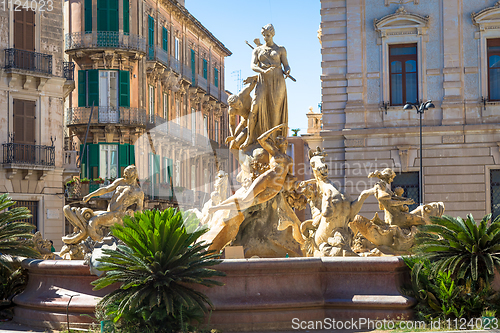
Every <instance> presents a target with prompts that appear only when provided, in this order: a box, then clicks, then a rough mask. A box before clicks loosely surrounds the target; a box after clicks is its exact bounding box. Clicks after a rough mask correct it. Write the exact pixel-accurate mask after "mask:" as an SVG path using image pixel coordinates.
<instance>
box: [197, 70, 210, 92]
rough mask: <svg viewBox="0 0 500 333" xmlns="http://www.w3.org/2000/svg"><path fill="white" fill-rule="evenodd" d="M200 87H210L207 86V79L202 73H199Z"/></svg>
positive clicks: (204, 88) (206, 89)
mask: <svg viewBox="0 0 500 333" xmlns="http://www.w3.org/2000/svg"><path fill="white" fill-rule="evenodd" d="M198 87H199V88H201V89H203V90H205V91H208V88H207V79H205V78H204V77H203V76H202V75H200V74H198Z"/></svg>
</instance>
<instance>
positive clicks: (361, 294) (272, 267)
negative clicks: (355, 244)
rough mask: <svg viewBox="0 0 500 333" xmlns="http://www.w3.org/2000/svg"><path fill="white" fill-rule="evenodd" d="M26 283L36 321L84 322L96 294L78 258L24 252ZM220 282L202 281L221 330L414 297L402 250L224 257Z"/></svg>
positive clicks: (353, 314) (280, 326)
mask: <svg viewBox="0 0 500 333" xmlns="http://www.w3.org/2000/svg"><path fill="white" fill-rule="evenodd" d="M22 265H23V267H25V268H27V269H28V270H29V274H30V278H29V282H28V287H27V289H26V290H25V291H24V292H23V293H22V294H20V295H18V296H17V297H16V298H15V299H14V302H15V304H16V305H17V306H16V308H15V320H16V321H17V322H20V323H23V324H28V325H32V326H37V327H48V328H55V329H57V328H64V327H66V306H67V304H68V301H69V298H70V295H73V294H78V295H77V296H74V297H73V299H72V300H71V303H70V306H69V315H70V322H71V327H86V326H88V325H89V323H90V322H91V318H90V317H88V316H80V314H89V315H93V310H94V307H95V305H96V304H97V302H98V301H99V298H100V297H102V296H103V295H105V294H106V293H107V292H110V291H111V290H112V289H111V288H110V287H108V288H107V290H100V291H98V292H97V291H93V290H92V286H91V285H90V282H91V281H93V280H94V279H96V277H95V276H92V275H90V273H89V269H88V267H87V266H85V265H84V264H83V261H81V260H73V261H66V260H45V261H41V260H28V259H27V260H25V261H23V263H22ZM217 269H218V270H221V271H223V272H225V273H226V277H222V278H220V281H222V282H224V283H225V285H224V286H222V287H213V288H206V287H198V288H197V289H198V290H200V291H202V292H204V293H205V294H206V295H207V296H208V297H209V298H210V299H211V301H212V302H213V304H214V306H215V310H214V311H213V312H212V314H211V315H210V319H209V320H210V327H212V328H218V329H221V330H223V331H262V330H273V331H274V330H291V329H292V320H294V318H298V319H299V320H306V321H316V320H323V319H325V318H335V319H336V320H351V319H352V318H354V319H357V318H369V319H384V318H385V319H387V318H393V319H396V318H402V317H404V318H410V317H411V316H412V310H411V308H412V306H413V305H414V304H415V300H414V299H412V298H410V297H407V296H403V295H402V293H401V286H402V285H403V283H404V281H405V279H407V278H408V269H407V267H406V265H405V263H404V262H403V260H402V259H401V258H400V257H372V258H361V257H346V258H339V257H336V258H330V257H329V258H326V257H325V258H279V259H232V260H231V259H226V260H224V261H223V262H222V263H221V264H220V265H219V266H217Z"/></svg>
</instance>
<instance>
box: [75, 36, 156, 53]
mask: <svg viewBox="0 0 500 333" xmlns="http://www.w3.org/2000/svg"><path fill="white" fill-rule="evenodd" d="M65 42H66V43H65V48H66V52H68V51H76V50H85V49H108V48H109V49H120V50H126V51H130V52H134V53H135V52H137V53H142V54H146V50H147V46H146V38H144V37H142V36H138V35H134V34H124V33H123V32H115V31H92V32H85V31H80V32H73V33H69V34H66V41H65Z"/></svg>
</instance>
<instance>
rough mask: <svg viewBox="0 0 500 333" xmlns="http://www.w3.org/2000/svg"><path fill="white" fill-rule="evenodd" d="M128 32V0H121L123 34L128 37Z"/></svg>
mask: <svg viewBox="0 0 500 333" xmlns="http://www.w3.org/2000/svg"><path fill="white" fill-rule="evenodd" d="M129 32H130V10H129V0H123V33H124V34H125V35H128V34H129Z"/></svg>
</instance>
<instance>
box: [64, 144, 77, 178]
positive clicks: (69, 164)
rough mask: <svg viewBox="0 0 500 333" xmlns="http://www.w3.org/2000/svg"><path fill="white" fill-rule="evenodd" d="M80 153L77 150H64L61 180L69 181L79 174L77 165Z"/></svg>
mask: <svg viewBox="0 0 500 333" xmlns="http://www.w3.org/2000/svg"><path fill="white" fill-rule="evenodd" d="M79 154H80V152H79V151H77V150H65V151H64V156H63V157H64V160H63V168H64V172H63V178H64V179H70V178H73V176H78V175H79V174H80V168H79V167H78V164H79V159H80V156H79Z"/></svg>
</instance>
